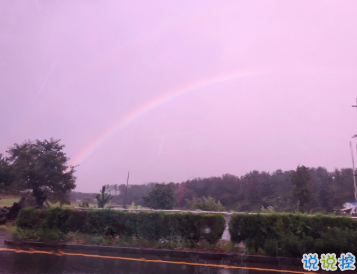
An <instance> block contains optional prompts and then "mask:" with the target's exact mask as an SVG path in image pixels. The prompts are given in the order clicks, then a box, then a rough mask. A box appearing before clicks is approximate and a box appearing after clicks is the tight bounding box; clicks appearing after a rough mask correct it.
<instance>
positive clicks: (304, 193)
mask: <svg viewBox="0 0 357 274" xmlns="http://www.w3.org/2000/svg"><path fill="white" fill-rule="evenodd" d="M291 181H292V184H293V190H292V193H293V195H294V198H295V199H296V200H297V206H298V210H300V211H301V212H306V211H307V210H308V204H309V202H310V201H311V200H312V191H311V175H310V173H309V170H308V169H307V168H306V167H305V166H301V167H300V166H298V167H297V168H296V171H293V172H292V174H291Z"/></svg>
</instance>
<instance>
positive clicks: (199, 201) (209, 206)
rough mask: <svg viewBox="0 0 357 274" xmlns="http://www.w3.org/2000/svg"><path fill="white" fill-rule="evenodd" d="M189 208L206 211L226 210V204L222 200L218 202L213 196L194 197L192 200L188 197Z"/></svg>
mask: <svg viewBox="0 0 357 274" xmlns="http://www.w3.org/2000/svg"><path fill="white" fill-rule="evenodd" d="M186 204H187V208H188V209H190V210H196V209H200V210H204V211H224V210H225V209H224V206H223V205H222V204H221V202H220V201H218V202H216V200H215V199H214V198H212V197H209V196H208V197H202V198H196V197H193V198H192V200H187V199H186Z"/></svg>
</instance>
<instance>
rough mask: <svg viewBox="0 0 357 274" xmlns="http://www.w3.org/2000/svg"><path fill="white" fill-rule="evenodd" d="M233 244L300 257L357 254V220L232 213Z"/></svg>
mask: <svg viewBox="0 0 357 274" xmlns="http://www.w3.org/2000/svg"><path fill="white" fill-rule="evenodd" d="M229 231H230V234H231V239H232V241H233V242H235V243H238V242H240V241H244V242H245V246H246V248H248V251H249V252H253V253H256V252H259V250H263V251H264V252H265V253H267V254H268V255H285V256H301V255H302V254H304V253H315V252H316V253H332V252H334V253H336V254H340V253H342V252H352V253H357V221H356V220H354V219H351V218H348V217H334V216H327V215H316V216H307V215H303V214H278V213H277V214H268V215H260V214H255V215H253V214H233V215H232V216H231V220H230V223H229Z"/></svg>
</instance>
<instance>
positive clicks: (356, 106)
mask: <svg viewBox="0 0 357 274" xmlns="http://www.w3.org/2000/svg"><path fill="white" fill-rule="evenodd" d="M352 107H355V108H357V99H356V105H354V106H352ZM355 137H357V134H355V135H354V136H353V137H352V138H355ZM350 147H351V154H352V167H353V171H352V172H353V185H354V187H355V202H356V204H355V213H357V210H356V209H357V184H356V181H357V178H356V177H357V170H356V169H355V164H354V158H353V150H352V142H350ZM356 149H357V145H356Z"/></svg>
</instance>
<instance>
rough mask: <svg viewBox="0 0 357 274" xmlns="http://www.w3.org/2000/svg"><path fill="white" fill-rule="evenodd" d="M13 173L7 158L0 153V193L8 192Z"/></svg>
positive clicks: (13, 176)
mask: <svg viewBox="0 0 357 274" xmlns="http://www.w3.org/2000/svg"><path fill="white" fill-rule="evenodd" d="M14 178H15V173H14V169H13V167H12V165H11V164H10V161H9V159H8V158H6V157H3V156H2V154H1V153H0V192H2V191H6V190H8V188H9V187H10V185H11V184H12V183H13V181H14Z"/></svg>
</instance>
